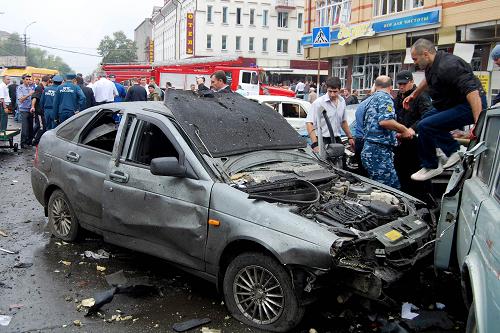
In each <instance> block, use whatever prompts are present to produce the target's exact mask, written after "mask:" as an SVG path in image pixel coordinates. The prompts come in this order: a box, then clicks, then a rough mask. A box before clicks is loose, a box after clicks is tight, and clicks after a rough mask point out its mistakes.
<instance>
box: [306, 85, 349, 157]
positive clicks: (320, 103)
mask: <svg viewBox="0 0 500 333" xmlns="http://www.w3.org/2000/svg"><path fill="white" fill-rule="evenodd" d="M340 86H341V82H340V79H339V78H336V77H334V78H329V79H328V80H327V81H326V87H327V90H326V91H327V93H326V94H325V95H323V96H321V97H318V99H316V101H314V103H313V104H312V105H311V109H310V111H309V113H308V114H307V118H306V128H307V133H309V137H310V138H311V141H312V144H311V148H313V150H314V151H315V152H319V147H318V133H317V132H319V131H321V136H322V138H323V143H324V144H329V143H334V142H336V143H341V140H340V135H341V129H342V130H344V133H345V134H346V135H347V137H348V139H349V144H350V145H351V146H352V147H353V148H354V139H353V137H352V134H351V130H350V129H349V124H348V123H347V114H346V112H345V109H346V105H345V101H344V99H343V98H342V97H341V96H340V94H339V93H340ZM325 116H326V117H327V118H328V120H329V121H330V124H331V127H332V132H333V136H334V137H333V138H332V137H331V134H330V130H329V129H328V124H327V122H326V120H325ZM318 121H319V124H318Z"/></svg>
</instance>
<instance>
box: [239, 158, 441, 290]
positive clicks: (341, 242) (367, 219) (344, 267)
mask: <svg viewBox="0 0 500 333" xmlns="http://www.w3.org/2000/svg"><path fill="white" fill-rule="evenodd" d="M231 178H232V180H233V181H234V182H235V183H236V184H237V187H238V188H239V189H240V190H242V191H244V192H246V193H248V194H249V198H250V199H259V200H265V201H267V202H272V203H276V204H277V205H282V206H283V205H285V206H289V209H290V211H292V212H293V213H295V214H298V215H300V216H303V217H305V218H308V219H311V220H314V221H316V222H317V223H319V224H321V225H323V226H324V227H325V228H326V229H327V230H328V231H330V232H333V233H335V234H336V235H338V236H339V238H338V239H337V241H336V242H335V243H334V244H333V245H332V247H331V249H330V253H331V255H332V258H333V263H334V265H333V267H334V271H335V272H336V274H338V273H342V274H343V275H344V277H343V278H342V279H341V280H342V284H343V285H344V286H345V285H346V283H347V284H348V285H349V286H350V287H352V288H353V290H354V291H355V292H357V293H359V294H361V295H363V296H366V297H369V298H371V299H381V298H383V292H382V289H383V287H384V286H387V285H389V284H390V283H392V282H394V281H396V280H397V279H398V278H399V277H400V276H401V275H402V273H403V272H404V271H406V270H408V269H410V268H411V267H412V266H413V265H414V264H415V263H416V262H417V261H418V260H419V259H421V258H423V257H425V256H426V255H428V254H430V253H431V252H432V248H433V247H432V246H428V245H429V244H430V243H429V242H431V241H432V239H433V236H434V235H433V234H434V233H433V230H432V228H431V226H432V223H430V222H431V218H430V213H429V211H428V210H427V209H426V208H425V207H424V204H423V203H421V202H419V201H417V200H411V199H410V198H407V197H405V196H402V195H399V194H398V193H397V192H391V191H388V190H386V189H384V188H382V187H378V186H377V185H375V184H370V183H368V182H365V181H363V180H361V179H360V178H358V177H357V176H355V175H353V174H351V173H349V172H345V171H342V170H336V169H335V170H330V169H326V168H323V167H321V166H320V165H318V164H316V165H304V164H300V163H293V162H282V163H275V164H266V165H260V166H256V167H253V168H249V169H246V170H245V171H244V172H240V173H238V174H235V175H233V176H232V177H231ZM346 275H347V276H346ZM346 277H347V278H346Z"/></svg>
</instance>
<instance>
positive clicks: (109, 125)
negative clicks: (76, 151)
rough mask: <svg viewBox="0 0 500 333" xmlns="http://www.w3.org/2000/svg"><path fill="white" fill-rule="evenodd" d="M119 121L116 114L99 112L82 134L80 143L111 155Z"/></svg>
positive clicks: (105, 111) (118, 116)
mask: <svg viewBox="0 0 500 333" xmlns="http://www.w3.org/2000/svg"><path fill="white" fill-rule="evenodd" d="M120 119H121V117H120V115H119V114H118V112H113V111H110V110H104V111H101V112H100V113H99V114H98V115H97V116H96V117H95V118H94V119H93V120H92V121H91V123H90V124H89V125H88V126H87V128H85V129H84V131H83V132H82V135H81V138H80V143H82V144H84V145H86V146H90V147H94V148H97V149H100V150H104V151H106V152H109V153H111V152H112V151H113V146H114V144H115V139H116V133H117V131H118V125H119V122H120Z"/></svg>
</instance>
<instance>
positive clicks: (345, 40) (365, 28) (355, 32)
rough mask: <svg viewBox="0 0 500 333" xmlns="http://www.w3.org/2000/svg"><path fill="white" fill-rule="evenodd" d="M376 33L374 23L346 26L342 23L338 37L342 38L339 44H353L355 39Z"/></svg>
mask: <svg viewBox="0 0 500 333" xmlns="http://www.w3.org/2000/svg"><path fill="white" fill-rule="evenodd" d="M373 35H375V31H373V29H372V23H371V22H367V23H361V24H358V25H353V26H346V25H343V24H341V25H340V29H339V33H338V37H337V38H338V39H340V42H339V45H345V44H351V43H352V41H353V40H355V39H357V38H360V37H368V36H373Z"/></svg>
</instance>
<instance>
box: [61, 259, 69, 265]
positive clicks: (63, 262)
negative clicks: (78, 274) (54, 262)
mask: <svg viewBox="0 0 500 333" xmlns="http://www.w3.org/2000/svg"><path fill="white" fill-rule="evenodd" d="M59 263H60V264H63V265H64V266H71V261H65V260H59Z"/></svg>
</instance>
